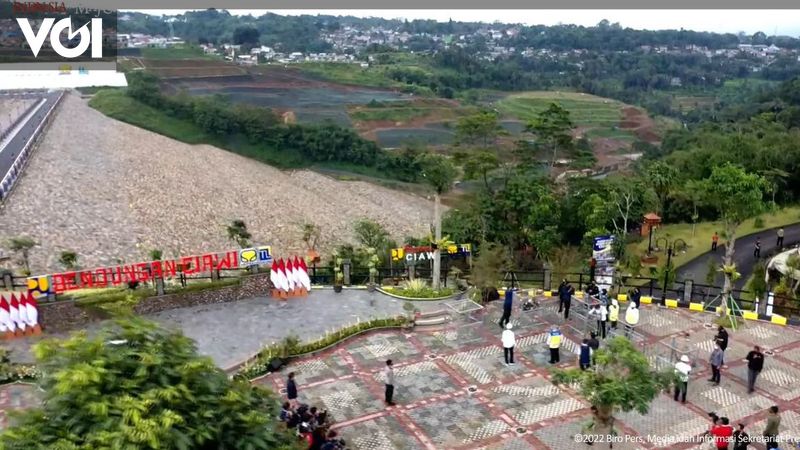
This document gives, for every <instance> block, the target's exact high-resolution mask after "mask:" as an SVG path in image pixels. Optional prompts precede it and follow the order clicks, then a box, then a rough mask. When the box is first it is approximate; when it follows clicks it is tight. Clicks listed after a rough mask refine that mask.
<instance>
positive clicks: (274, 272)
mask: <svg viewBox="0 0 800 450" xmlns="http://www.w3.org/2000/svg"><path fill="white" fill-rule="evenodd" d="M269 281H271V282H272V285H273V286H274V287H275V289H280V288H281V286H280V284H279V283H280V280H278V261H276V260H274V259H273V260H272V267H270V269H269Z"/></svg>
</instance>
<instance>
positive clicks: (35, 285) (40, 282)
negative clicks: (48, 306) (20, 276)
mask: <svg viewBox="0 0 800 450" xmlns="http://www.w3.org/2000/svg"><path fill="white" fill-rule="evenodd" d="M28 292H30V293H31V295H33V298H36V299H38V298H42V297H47V295H49V294H50V277H49V276H47V275H43V276H39V277H30V278H28Z"/></svg>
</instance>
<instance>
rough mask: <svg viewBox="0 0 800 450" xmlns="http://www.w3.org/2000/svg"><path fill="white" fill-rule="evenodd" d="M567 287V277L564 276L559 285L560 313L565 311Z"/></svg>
mask: <svg viewBox="0 0 800 450" xmlns="http://www.w3.org/2000/svg"><path fill="white" fill-rule="evenodd" d="M566 288H567V279H566V278H564V279H563V280H561V283H560V284H559V285H558V313H559V314H561V312H563V311H564V290H565V289H566Z"/></svg>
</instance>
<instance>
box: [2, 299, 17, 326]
mask: <svg viewBox="0 0 800 450" xmlns="http://www.w3.org/2000/svg"><path fill="white" fill-rule="evenodd" d="M0 322H3V324H4V325H5V327H6V330H7V331H11V332H12V333H13V332H15V331H17V324H15V323H14V321H13V320H11V306H10V305H9V304H8V302H7V301H6V298H5V297H3V296H2V295H0Z"/></svg>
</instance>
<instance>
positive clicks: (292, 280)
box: [286, 258, 300, 291]
mask: <svg viewBox="0 0 800 450" xmlns="http://www.w3.org/2000/svg"><path fill="white" fill-rule="evenodd" d="M286 277H287V278H288V279H289V290H290V291H292V290H294V289H296V288H298V287H300V283H298V282H297V272H296V271H295V270H294V264H292V260H291V258H289V259H287V260H286Z"/></svg>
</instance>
